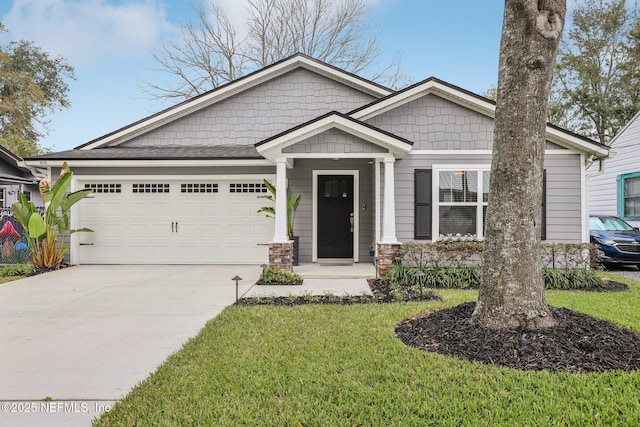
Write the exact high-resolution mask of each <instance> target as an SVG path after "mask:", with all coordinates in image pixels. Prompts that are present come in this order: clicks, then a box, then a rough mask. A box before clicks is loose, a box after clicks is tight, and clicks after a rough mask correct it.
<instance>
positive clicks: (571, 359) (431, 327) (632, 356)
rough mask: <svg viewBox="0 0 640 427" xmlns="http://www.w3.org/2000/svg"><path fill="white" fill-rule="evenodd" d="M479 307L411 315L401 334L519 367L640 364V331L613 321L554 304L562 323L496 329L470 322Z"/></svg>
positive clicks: (428, 346)
mask: <svg viewBox="0 0 640 427" xmlns="http://www.w3.org/2000/svg"><path fill="white" fill-rule="evenodd" d="M474 307H475V303H465V304H461V305H458V306H456V307H452V308H447V309H443V310H438V311H436V312H433V313H430V314H428V315H426V316H422V317H417V318H413V319H409V320H406V321H404V322H403V323H401V324H400V325H399V326H398V327H396V336H397V337H398V338H399V339H400V340H401V341H402V342H403V343H405V344H406V345H409V346H412V347H416V348H419V349H421V350H425V351H431V352H436V353H440V354H444V355H448V356H456V357H459V358H461V359H467V360H473V361H478V362H483V363H487V364H491V365H497V366H506V367H510V368H514V369H519V370H527V371H543V370H546V371H551V372H570V373H586V372H603V371H609V370H622V371H633V370H637V369H640V335H638V334H636V333H634V332H632V331H629V330H627V329H624V328H621V327H618V326H616V325H614V324H612V323H610V322H606V321H604V320H600V319H596V318H594V317H591V316H588V315H586V314H581V313H577V312H575V311H572V310H569V309H566V308H554V307H551V312H552V314H553V316H554V317H555V319H556V320H557V321H558V326H556V327H553V328H548V329H545V330H543V331H539V332H524V331H521V330H504V331H495V330H488V329H484V328H481V327H479V326H476V325H471V324H470V323H469V322H468V320H469V318H470V317H471V314H472V313H473V310H474ZM519 338H520V340H519ZM523 338H524V340H523ZM519 341H520V342H519Z"/></svg>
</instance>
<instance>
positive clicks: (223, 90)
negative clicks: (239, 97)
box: [81, 55, 392, 150]
mask: <svg viewBox="0 0 640 427" xmlns="http://www.w3.org/2000/svg"><path fill="white" fill-rule="evenodd" d="M297 68H304V69H306V70H309V71H312V72H315V73H318V74H320V75H322V76H325V77H328V78H330V79H332V80H335V81H339V82H342V83H345V84H347V85H348V86H351V87H353V88H356V89H358V90H361V91H363V92H366V93H368V94H370V95H374V96H378V97H384V96H387V95H389V94H391V93H392V92H391V91H389V90H387V89H384V88H382V87H380V86H377V85H375V84H373V83H369V82H368V81H366V80H363V79H360V78H357V77H356V76H354V75H352V74H349V73H346V72H343V71H341V70H339V69H336V68H333V67H329V66H327V65H325V64H323V63H322V62H319V61H316V60H313V59H311V58H309V57H306V56H303V55H295V56H292V57H291V58H289V59H287V60H284V61H282V62H280V63H277V64H274V65H272V66H269V67H266V68H264V69H262V70H259V71H257V72H255V73H253V74H250V75H248V76H247V77H244V78H240V79H238V80H235V81H233V82H231V83H229V84H227V85H225V86H222V87H220V88H218V89H214V90H212V91H210V92H208V93H206V94H204V95H201V96H198V97H196V98H195V99H193V100H191V101H189V102H184V103H182V104H178V105H176V106H174V107H170V108H168V109H166V110H164V111H161V112H160V113H157V115H155V116H152V117H148V118H145V119H143V120H141V121H139V122H138V123H136V124H134V125H131V126H129V127H127V128H124V129H121V130H119V131H116V132H114V133H112V134H110V135H106V136H103V137H101V138H99V139H97V140H95V141H94V142H92V143H91V144H89V145H86V146H84V147H82V148H81V149H82V150H91V149H94V148H98V147H103V146H115V145H119V144H121V143H123V142H125V141H128V140H130V139H132V138H134V137H136V136H138V135H141V134H143V133H146V132H149V131H151V130H153V129H156V128H158V127H160V126H162V125H163V124H165V123H168V122H172V121H175V120H177V119H179V118H181V117H185V116H187V115H189V114H191V113H193V112H195V111H198V110H201V109H203V108H206V107H208V106H210V105H213V104H215V103H218V102H221V101H223V100H225V99H227V98H230V97H231V96H233V95H236V94H238V93H241V92H243V91H246V90H248V89H250V88H252V87H255V86H257V85H259V84H261V83H264V82H266V81H269V80H272V79H274V78H276V77H278V76H281V75H283V74H285V73H287V72H289V71H292V70H295V69H297Z"/></svg>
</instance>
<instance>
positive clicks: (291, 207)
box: [258, 179, 302, 237]
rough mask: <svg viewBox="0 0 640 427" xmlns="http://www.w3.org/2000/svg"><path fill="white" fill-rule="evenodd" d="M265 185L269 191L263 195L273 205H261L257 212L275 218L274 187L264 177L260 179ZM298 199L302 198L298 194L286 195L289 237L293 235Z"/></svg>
mask: <svg viewBox="0 0 640 427" xmlns="http://www.w3.org/2000/svg"><path fill="white" fill-rule="evenodd" d="M262 182H263V183H264V185H265V187H267V190H268V191H269V193H271V194H269V195H266V196H264V198H265V199H267V200H269V201H271V202H273V206H263V207H261V208H260V209H259V210H258V213H265V214H266V215H265V216H266V217H267V218H275V216H276V207H275V204H276V187H275V186H274V185H273V184H271V183H270V182H269V181H267V180H266V179H265V180H263V181H262ZM300 199H302V195H300V194H298V195H297V196H294V195H293V194H288V195H287V235H288V236H289V237H292V236H293V223H294V222H295V219H296V211H297V210H298V205H300Z"/></svg>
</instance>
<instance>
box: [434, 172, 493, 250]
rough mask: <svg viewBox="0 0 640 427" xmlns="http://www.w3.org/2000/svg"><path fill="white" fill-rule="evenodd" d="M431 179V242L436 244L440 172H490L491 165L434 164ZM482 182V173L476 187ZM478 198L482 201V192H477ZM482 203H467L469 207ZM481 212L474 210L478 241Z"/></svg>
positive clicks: (438, 224)
mask: <svg viewBox="0 0 640 427" xmlns="http://www.w3.org/2000/svg"><path fill="white" fill-rule="evenodd" d="M431 170H432V174H433V177H432V179H431V236H432V237H431V241H432V242H436V241H438V240H439V239H440V171H468V170H472V171H478V172H484V171H491V164H490V163H484V164H468V165H465V164H434V165H432V166H431ZM482 180H483V176H482V173H480V174H479V175H478V187H480V186H481V184H482V183H483V182H482ZM478 198H479V199H480V200H482V191H478ZM478 203H481V205H482V206H484V202H482V201H480V202H478V201H476V202H474V203H469V206H471V205H473V206H476V207H477V206H479V204H478ZM482 225H483V224H482V210H481V209H478V210H476V235H477V237H478V239H482V238H483V237H484V236H483V233H482Z"/></svg>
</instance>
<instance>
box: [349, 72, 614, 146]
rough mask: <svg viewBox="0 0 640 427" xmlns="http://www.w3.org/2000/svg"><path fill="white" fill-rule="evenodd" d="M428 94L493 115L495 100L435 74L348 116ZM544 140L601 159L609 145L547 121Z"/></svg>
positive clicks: (359, 116)
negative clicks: (446, 80)
mask: <svg viewBox="0 0 640 427" xmlns="http://www.w3.org/2000/svg"><path fill="white" fill-rule="evenodd" d="M429 94H433V95H436V96H438V97H440V98H444V99H447V100H449V101H451V102H453V103H455V104H458V105H460V106H463V107H466V108H469V109H470V110H473V111H476V112H478V113H480V114H483V115H485V116H487V117H490V118H492V119H495V117H496V103H495V101H492V100H490V99H488V98H485V97H483V96H481V95H478V94H475V93H473V92H470V91H468V90H465V89H462V88H460V87H458V86H455V85H452V84H450V83H447V82H445V81H443V80H440V79H438V78H435V77H429V78H428V79H426V80H423V81H421V82H418V83H416V84H414V85H411V86H409V87H407V88H405V89H403V90H400V91H398V92H395V93H392V94H390V95H388V96H386V97H384V98H381V99H378V100H376V101H373V102H371V103H370V104H368V105H365V106H362V107H360V108H357V109H355V110H353V111H351V112H350V113H349V116H351V117H353V118H355V119H358V120H368V119H370V118H371V117H374V116H377V115H379V114H382V113H384V112H386V111H389V110H392V109H394V108H397V107H399V106H401V105H404V104H406V103H408V102H411V101H413V100H415V99H418V98H421V97H423V96H425V95H429ZM547 140H548V141H550V142H553V143H556V144H558V145H560V146H563V147H566V148H571V149H575V150H578V151H583V152H587V153H589V154H590V155H593V156H595V157H597V158H604V157H607V156H608V155H609V148H608V147H607V146H606V145H603V144H600V143H599V142H596V141H594V140H592V139H590V138H587V137H584V136H582V135H578V134H576V133H574V132H571V131H569V130H567V129H563V128H561V127H559V126H556V125H552V124H550V123H547Z"/></svg>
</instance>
